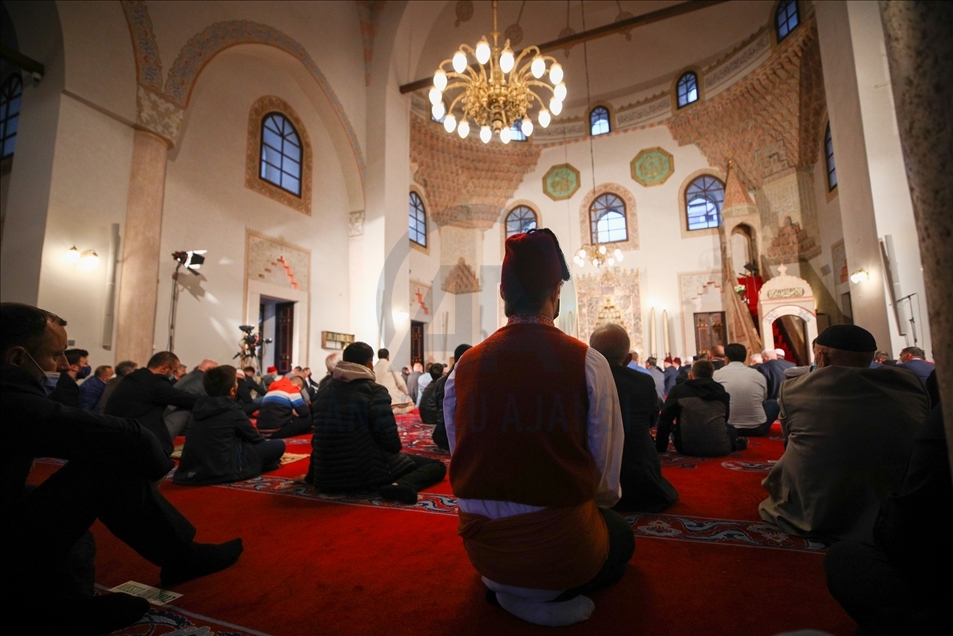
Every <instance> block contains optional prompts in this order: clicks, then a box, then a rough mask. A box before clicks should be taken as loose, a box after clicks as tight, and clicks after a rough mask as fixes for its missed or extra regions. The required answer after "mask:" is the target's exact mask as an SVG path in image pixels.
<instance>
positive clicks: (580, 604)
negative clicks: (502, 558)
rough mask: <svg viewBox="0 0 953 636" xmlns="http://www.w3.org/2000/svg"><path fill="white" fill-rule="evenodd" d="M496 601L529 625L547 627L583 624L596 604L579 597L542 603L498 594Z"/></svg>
mask: <svg viewBox="0 0 953 636" xmlns="http://www.w3.org/2000/svg"><path fill="white" fill-rule="evenodd" d="M496 600H497V601H499V602H500V607H502V608H503V609H505V610H506V611H507V612H509V613H510V614H512V615H513V616H516V617H517V618H522V619H523V620H524V621H526V622H527V623H533V624H534V625H545V626H546V627H563V626H565V625H572V624H574V623H581V622H582V621H584V620H587V619H588V618H589V617H590V616H591V615H592V610H594V609H595V608H596V604H595V603H593V602H592V599H590V598H588V597H586V596H577V597H575V598H572V599H569V600H568V601H560V602H558V603H553V602H549V603H546V602H541V601H534V600H531V599H528V598H524V597H522V596H516V595H514V594H506V593H505V592H496Z"/></svg>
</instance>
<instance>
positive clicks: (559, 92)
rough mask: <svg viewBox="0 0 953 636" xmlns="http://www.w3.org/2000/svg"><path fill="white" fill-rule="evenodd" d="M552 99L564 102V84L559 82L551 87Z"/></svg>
mask: <svg viewBox="0 0 953 636" xmlns="http://www.w3.org/2000/svg"><path fill="white" fill-rule="evenodd" d="M553 97H555V98H556V99H558V100H559V101H561V102H562V101H565V100H566V82H560V83H558V84H556V86H554V87H553Z"/></svg>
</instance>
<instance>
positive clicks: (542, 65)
mask: <svg viewBox="0 0 953 636" xmlns="http://www.w3.org/2000/svg"><path fill="white" fill-rule="evenodd" d="M529 70H530V72H531V73H532V74H533V77H535V78H536V79H539V78H541V77H542V76H543V73H545V72H546V61H545V60H544V59H543V56H542V55H537V56H536V57H534V58H533V64H532V65H531V66H530V67H529Z"/></svg>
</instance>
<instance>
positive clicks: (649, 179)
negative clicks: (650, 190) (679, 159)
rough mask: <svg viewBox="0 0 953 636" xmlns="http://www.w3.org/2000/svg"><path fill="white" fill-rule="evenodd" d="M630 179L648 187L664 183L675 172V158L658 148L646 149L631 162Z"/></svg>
mask: <svg viewBox="0 0 953 636" xmlns="http://www.w3.org/2000/svg"><path fill="white" fill-rule="evenodd" d="M631 167H632V179H633V180H634V181H636V182H638V183H639V184H641V185H643V186H645V187H649V186H657V185H662V184H663V183H665V182H666V181H667V180H668V178H669V177H671V176H672V173H673V172H675V158H674V157H672V155H671V154H670V153H668V152H666V151H664V150H662V149H661V148H659V147H658V146H656V147H655V148H646V149H645V150H642V151H641V152H639V154H637V155H636V156H635V159H633V160H632V164H631Z"/></svg>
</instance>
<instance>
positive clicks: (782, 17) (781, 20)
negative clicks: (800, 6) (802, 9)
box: [774, 0, 801, 42]
mask: <svg viewBox="0 0 953 636" xmlns="http://www.w3.org/2000/svg"><path fill="white" fill-rule="evenodd" d="M800 22H801V17H800V15H798V11H797V0H781V2H779V3H778V10H777V11H775V13H774V28H775V29H776V30H777V33H778V42H780V41H781V40H783V39H784V38H786V37H787V36H788V33H790V32H791V31H793V30H794V29H795V28H796V27H797V25H798V24H800Z"/></svg>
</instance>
